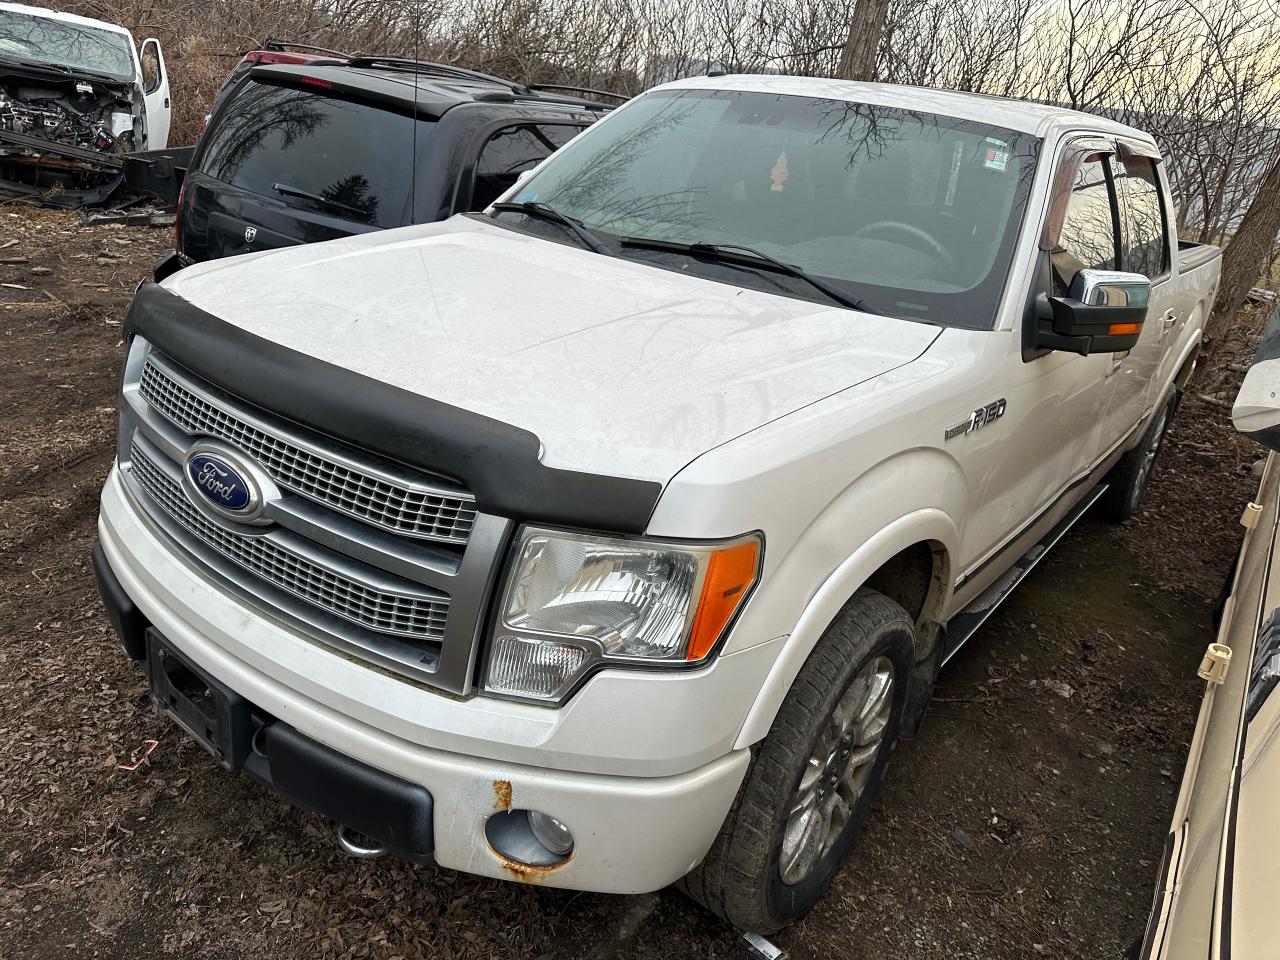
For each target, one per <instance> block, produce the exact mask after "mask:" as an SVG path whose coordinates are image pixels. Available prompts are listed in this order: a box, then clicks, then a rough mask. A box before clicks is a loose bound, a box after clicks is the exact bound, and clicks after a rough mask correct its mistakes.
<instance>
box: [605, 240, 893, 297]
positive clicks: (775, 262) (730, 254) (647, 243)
mask: <svg viewBox="0 0 1280 960" xmlns="http://www.w3.org/2000/svg"><path fill="white" fill-rule="evenodd" d="M619 242H620V243H621V244H622V246H624V247H638V248H641V249H645V250H667V251H669V252H671V253H688V254H691V255H692V256H695V257H709V258H711V259H713V260H719V261H720V262H722V263H731V264H737V265H739V266H748V267H756V268H761V267H763V268H765V269H770V268H772V269H773V270H775V271H777V272H778V273H783V274H786V275H787V276H789V277H795V278H796V279H797V280H803V281H804V282H805V283H807V284H809V286H811V287H813V288H814V289H815V290H819V291H821V292H822V293H824V294H826V295H827V296H828V297H830V298H831V299H832V300H834V301H835V302H836V303H838V304H840V305H841V306H845V307H848V308H849V309H850V310H861V311H862V312H863V313H875V314H878V313H879V312H880V311H878V310H873V309H872V308H871V307H869V306H867V302H866V301H865V300H863V299H862V298H861V297H855V296H852V295H851V294H848V293H845V292H844V291H843V290H841V289H840V288H839V287H837V286H835V285H834V284H830V283H827V281H825V280H823V279H821V278H819V277H815V276H814V275H813V274H811V273H809V272H808V271H807V270H805V269H803V268H802V267H797V266H796V265H795V264H793V263H787V262H785V261H783V260H779V259H778V258H777V257H771V256H770V255H769V254H767V253H764V252H762V251H760V250H757V249H755V248H754V247H745V246H743V245H742V244H740V243H681V242H679V241H676V240H651V239H650V238H648V237H623V238H622V240H621V241H619Z"/></svg>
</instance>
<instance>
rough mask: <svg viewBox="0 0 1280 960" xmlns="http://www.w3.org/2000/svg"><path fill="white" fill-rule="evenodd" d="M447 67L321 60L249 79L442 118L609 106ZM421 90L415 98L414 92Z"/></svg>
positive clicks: (265, 68)
mask: <svg viewBox="0 0 1280 960" xmlns="http://www.w3.org/2000/svg"><path fill="white" fill-rule="evenodd" d="M447 69H450V68H448V67H443V68H441V67H436V68H434V69H433V68H432V67H431V66H430V65H429V64H423V65H422V69H421V71H420V72H415V71H414V69H413V68H412V67H411V66H409V65H408V62H407V61H405V62H403V63H402V65H399V66H381V65H378V64H347V63H342V62H335V61H332V60H328V61H317V62H315V63H306V64H269V65H262V66H256V67H254V68H253V69H252V71H251V73H250V75H251V76H252V77H254V78H255V79H258V80H266V81H268V82H270V81H274V82H277V83H279V82H282V81H283V82H285V83H288V82H289V81H291V80H293V81H297V80H300V78H302V77H307V78H308V79H309V80H311V81H313V82H314V81H315V80H320V81H323V82H324V83H325V84H332V89H333V90H334V91H336V92H338V93H343V92H346V93H356V94H367V95H369V96H370V97H371V98H373V99H384V100H391V101H401V102H412V101H414V100H415V99H416V101H417V105H418V109H419V110H420V111H421V112H422V113H423V114H426V115H428V116H430V115H439V114H442V113H444V112H445V111H446V110H448V109H450V108H451V107H455V106H457V105H458V104H460V103H474V102H489V103H514V104H526V105H527V104H534V103H536V104H539V105H541V106H547V107H551V108H558V109H560V110H564V111H566V112H567V111H570V110H578V111H581V110H604V109H607V107H606V106H605V105H603V104H600V103H596V102H594V101H591V100H584V99H581V98H578V97H570V96H564V95H560V94H548V93H539V92H538V91H536V90H530V89H528V88H526V87H523V86H522V85H520V84H518V83H515V82H514V81H510V80H504V79H502V78H500V77H486V76H484V75H482V74H475V75H471V76H468V75H465V72H464V71H460V72H459V75H457V76H453V75H450V74H447V73H444V72H442V70H447ZM415 88H416V91H417V94H416V98H415V96H414V90H415Z"/></svg>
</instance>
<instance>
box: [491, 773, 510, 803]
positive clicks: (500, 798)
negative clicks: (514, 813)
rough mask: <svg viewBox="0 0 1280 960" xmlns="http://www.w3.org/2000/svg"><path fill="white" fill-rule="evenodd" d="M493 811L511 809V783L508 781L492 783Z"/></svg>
mask: <svg viewBox="0 0 1280 960" xmlns="http://www.w3.org/2000/svg"><path fill="white" fill-rule="evenodd" d="M493 809H495V810H510V809H511V781H510V780H495V781H493Z"/></svg>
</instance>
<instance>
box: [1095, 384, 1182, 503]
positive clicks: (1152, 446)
mask: <svg viewBox="0 0 1280 960" xmlns="http://www.w3.org/2000/svg"><path fill="white" fill-rule="evenodd" d="M1177 409H1178V394H1177V392H1174V393H1172V394H1170V395H1169V399H1168V400H1166V401H1165V402H1164V404H1163V405H1162V406H1160V407H1158V408H1156V411H1155V413H1153V414H1152V415H1151V423H1150V424H1148V426H1147V429H1146V431H1145V432H1144V433H1143V435H1142V440H1141V441H1139V443H1138V445H1137V446H1136V447H1134V448H1133V449H1132V450H1130V451H1129V452H1128V453H1126V454H1125V455H1124V456H1123V457H1121V458H1120V461H1119V462H1118V463H1117V464H1116V465H1115V466H1114V467H1112V468H1111V472H1110V473H1108V474H1107V481H1106V482H1107V489H1106V492H1105V493H1103V495H1102V496H1101V497H1099V498H1098V509H1099V510H1100V511H1101V513H1102V515H1103V516H1104V517H1106V518H1107V519H1108V520H1111V521H1112V522H1114V523H1124V522H1125V521H1126V520H1131V519H1133V517H1134V516H1135V515H1136V514H1137V512H1138V508H1139V507H1140V506H1142V498H1143V496H1144V495H1145V494H1146V492H1147V487H1148V486H1149V485H1150V483H1151V474H1152V473H1153V472H1154V471H1155V466H1156V459H1157V458H1158V457H1159V455H1160V449H1161V447H1162V445H1163V444H1164V438H1165V436H1166V435H1167V434H1168V432H1169V427H1170V425H1171V424H1172V423H1173V415H1174V413H1175V412H1176V411H1177Z"/></svg>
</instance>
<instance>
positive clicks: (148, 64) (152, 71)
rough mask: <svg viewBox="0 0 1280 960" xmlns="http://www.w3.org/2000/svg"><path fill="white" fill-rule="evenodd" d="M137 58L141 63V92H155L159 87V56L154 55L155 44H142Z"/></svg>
mask: <svg viewBox="0 0 1280 960" xmlns="http://www.w3.org/2000/svg"><path fill="white" fill-rule="evenodd" d="M138 59H139V61H140V62H141V63H142V89H143V92H144V93H155V92H156V91H157V90H159V89H160V58H159V57H158V56H157V55H156V46H155V44H154V43H148V44H144V45H143V47H142V54H141V56H139V58H138Z"/></svg>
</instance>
